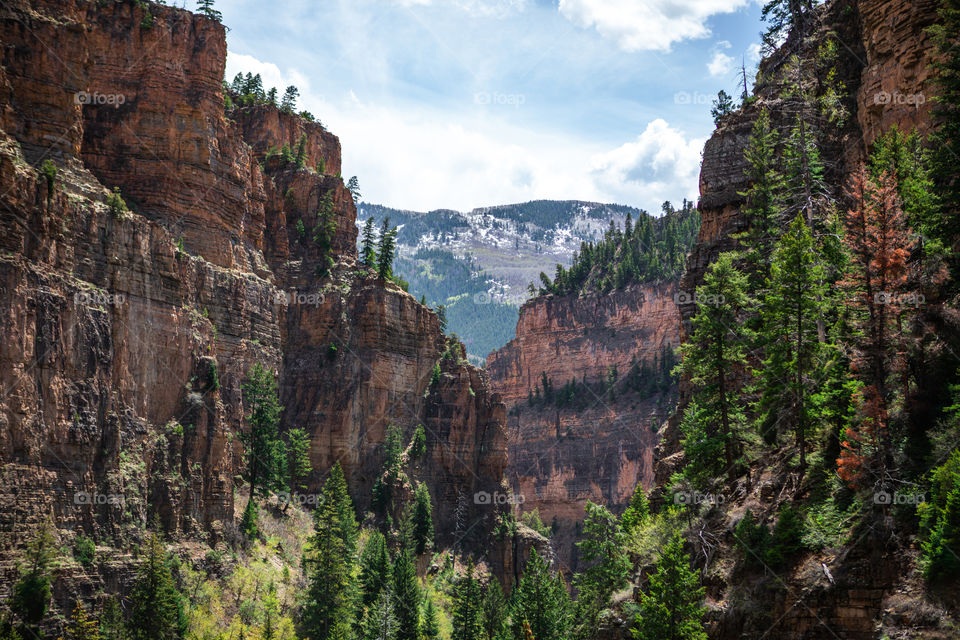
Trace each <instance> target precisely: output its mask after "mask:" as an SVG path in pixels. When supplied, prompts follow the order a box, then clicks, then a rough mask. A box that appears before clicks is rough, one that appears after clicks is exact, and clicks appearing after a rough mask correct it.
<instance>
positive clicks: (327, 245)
mask: <svg viewBox="0 0 960 640" xmlns="http://www.w3.org/2000/svg"><path fill="white" fill-rule="evenodd" d="M336 234H337V217H336V214H335V213H334V210H333V192H332V191H328V192H327V193H326V194H325V195H324V196H323V199H321V200H320V206H319V208H318V209H317V225H316V226H315V227H314V228H313V241H314V242H315V243H316V244H317V248H318V249H319V252H320V264H319V265H317V271H318V275H321V276H323V275H326V274H327V273H328V272H329V271H330V270H331V269H333V267H334V265H335V264H336V261H335V260H334V259H333V240H334V238H335V237H336Z"/></svg>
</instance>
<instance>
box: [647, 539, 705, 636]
mask: <svg viewBox="0 0 960 640" xmlns="http://www.w3.org/2000/svg"><path fill="white" fill-rule="evenodd" d="M704 593H705V591H704V588H703V587H702V586H701V585H700V580H699V578H698V577H697V574H696V572H694V571H693V570H692V569H691V568H690V558H689V556H688V555H687V552H686V551H684V549H683V537H682V536H681V535H680V534H679V533H676V534H674V536H673V538H672V539H671V540H670V542H669V543H668V544H667V546H666V548H665V549H664V550H663V553H661V554H660V559H659V560H658V561H657V568H656V571H654V573H653V575H651V576H650V582H649V584H648V586H647V590H646V592H645V593H643V594H642V595H641V597H640V613H639V614H637V617H636V619H635V621H634V624H635V625H636V626H635V628H634V630H633V635H634V638H636V639H637V640H707V633H706V632H705V631H704V630H703V615H704V613H706V609H705V607H704V606H703V598H704Z"/></svg>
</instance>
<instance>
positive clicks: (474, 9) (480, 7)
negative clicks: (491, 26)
mask: <svg viewBox="0 0 960 640" xmlns="http://www.w3.org/2000/svg"><path fill="white" fill-rule="evenodd" d="M391 2H392V3H393V4H396V5H399V6H401V7H405V8H410V7H417V6H421V7H422V6H429V5H433V4H434V2H433V0H391ZM440 4H442V3H437V5H440ZM452 4H453V5H455V6H457V7H460V8H461V9H463V10H464V11H466V12H467V13H469V14H470V15H472V16H477V17H494V18H503V17H506V16H509V15H512V14H514V13H516V12H518V11H522V10H523V9H524V8H526V6H527V0H453V2H452Z"/></svg>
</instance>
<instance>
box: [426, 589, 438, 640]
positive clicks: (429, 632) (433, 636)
mask: <svg viewBox="0 0 960 640" xmlns="http://www.w3.org/2000/svg"><path fill="white" fill-rule="evenodd" d="M423 637H424V640H440V621H439V620H438V619H437V609H436V607H434V606H433V600H430V599H429V598H427V606H426V607H425V608H424V610H423Z"/></svg>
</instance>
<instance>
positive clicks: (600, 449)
mask: <svg viewBox="0 0 960 640" xmlns="http://www.w3.org/2000/svg"><path fill="white" fill-rule="evenodd" d="M676 293H677V288H676V285H675V284H674V283H662V284H657V285H644V286H637V285H634V286H631V287H628V288H627V289H623V290H616V291H612V292H610V293H607V294H603V295H596V294H590V295H585V296H583V297H577V296H563V297H554V296H541V297H538V298H535V299H533V300H531V301H530V302H528V303H527V304H525V305H524V306H523V307H522V308H521V310H520V319H519V321H518V323H517V336H516V338H514V339H513V340H511V341H510V342H509V343H508V344H507V345H506V346H504V347H503V348H502V349H500V350H498V351H496V352H494V353H492V354H490V356H489V357H488V358H487V371H488V372H489V373H490V378H491V381H492V386H493V389H494V391H496V392H498V393H499V394H500V395H501V396H502V397H503V398H504V401H505V402H506V403H507V406H508V407H509V416H508V419H507V420H508V435H509V457H508V460H509V462H508V466H507V478H508V480H509V482H510V484H511V486H512V489H513V491H514V492H515V493H516V494H517V496H518V499H522V503H521V504H520V505H519V509H520V510H521V511H531V510H533V509H537V510H538V511H539V513H540V516H541V519H542V520H543V521H544V523H546V524H551V525H553V526H554V530H555V531H554V535H553V536H552V542H553V544H554V545H555V547H556V551H557V556H558V559H559V560H560V561H561V563H563V565H564V569H565V570H567V571H572V570H574V569H575V568H576V567H577V564H578V562H577V553H576V548H575V546H574V541H575V539H576V537H577V535H578V533H579V523H580V522H582V520H583V517H584V507H585V505H586V502H587V501H588V500H591V501H593V502H597V503H601V504H606V505H608V506H610V508H611V509H612V510H613V511H614V512H616V513H619V512H620V511H622V509H623V506H624V505H625V504H626V503H627V501H628V500H629V498H630V496H631V495H632V494H633V490H634V488H635V487H636V486H637V484H643V485H644V486H645V487H647V488H649V487H650V486H651V484H652V482H653V450H654V448H655V447H656V444H657V442H658V441H659V436H658V434H657V430H658V429H659V427H660V423H661V422H662V420H663V419H664V418H665V417H666V416H667V415H668V414H669V412H670V411H671V410H672V408H673V402H674V394H673V392H672V390H665V391H659V392H655V393H650V394H643V393H639V392H637V391H635V390H632V389H630V388H628V387H627V384H626V383H627V374H628V372H629V371H630V370H631V367H632V366H634V365H635V364H638V365H642V364H647V365H649V366H651V367H652V368H653V369H656V363H657V362H658V359H659V358H661V357H662V356H663V353H664V350H665V349H669V348H672V347H676V346H677V345H678V344H679V341H680V318H679V314H678V313H677V308H676V304H675V301H674V298H675V294H676ZM613 369H615V370H616V372H617V381H616V382H615V383H613V392H612V393H610V394H605V393H603V392H602V391H601V392H596V391H592V390H587V389H586V388H585V387H584V386H582V385H581V386H579V387H578V391H577V393H578V394H579V395H580V396H585V397H582V398H578V401H579V406H576V407H574V406H559V407H558V406H555V405H550V404H548V405H539V404H537V403H531V402H529V401H528V398H529V396H530V395H531V394H532V393H533V391H534V389H535V388H536V387H537V385H538V384H540V383H541V380H542V377H543V375H544V374H545V375H546V376H547V378H548V379H549V380H551V381H552V383H553V386H554V388H556V389H559V388H560V387H562V386H563V385H565V384H567V383H569V382H570V381H571V380H574V381H577V382H581V383H582V382H584V381H585V382H587V383H589V384H594V385H595V384H597V383H600V384H603V383H604V381H607V380H608V379H609V378H608V376H609V374H610V373H611V371H612V370H613Z"/></svg>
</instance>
